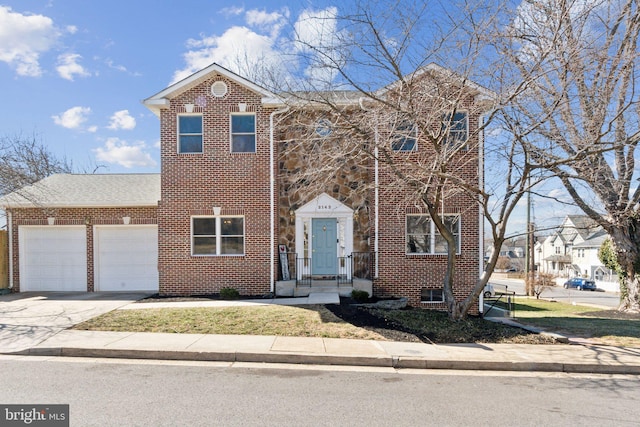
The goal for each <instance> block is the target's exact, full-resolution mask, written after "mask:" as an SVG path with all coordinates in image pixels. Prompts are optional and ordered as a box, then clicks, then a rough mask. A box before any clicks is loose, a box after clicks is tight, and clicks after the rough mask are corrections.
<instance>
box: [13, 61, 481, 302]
mask: <svg viewBox="0 0 640 427" xmlns="http://www.w3.org/2000/svg"><path fill="white" fill-rule="evenodd" d="M431 67H433V69H434V70H439V68H438V67H437V66H431ZM341 96H343V97H344V104H345V105H346V106H347V107H348V108H353V109H354V111H355V110H357V109H358V108H360V110H361V111H362V110H363V108H362V107H363V106H362V102H361V97H360V96H358V95H357V94H355V93H353V94H349V93H344V94H341ZM469 102H474V101H473V96H471V98H470V101H469ZM144 105H146V106H147V107H148V108H149V109H150V110H151V111H153V112H154V113H155V114H156V115H157V116H158V117H159V119H160V140H161V172H160V175H159V176H157V175H123V176H126V177H128V178H127V179H129V180H130V181H128V182H127V185H126V186H124V187H121V188H120V192H121V193H118V190H117V184H114V182H113V181H114V180H113V179H111V182H110V183H109V182H107V181H109V178H104V179H103V181H104V183H105V185H106V186H107V185H110V186H111V187H110V189H109V190H108V192H104V191H103V190H101V189H100V188H99V187H100V185H101V184H100V180H102V178H101V177H102V176H101V175H97V176H94V177H93V178H92V179H94V184H92V185H96V186H97V187H96V188H92V190H91V192H92V193H97V194H101V193H104V194H111V195H113V197H112V200H113V202H112V203H111V204H110V203H109V201H108V200H101V201H99V202H95V203H93V205H91V204H89V205H91V206H87V205H88V204H87V203H85V202H83V197H87V198H90V197H89V194H87V193H86V192H78V193H79V194H75V195H74V197H66V198H64V200H63V201H62V203H60V201H55V200H48V199H46V198H40V199H39V198H38V197H37V194H40V195H42V194H44V193H48V192H51V191H49V190H51V189H52V190H53V192H58V193H64V192H65V191H64V188H65V186H77V185H81V182H82V178H80V177H82V176H79V175H78V176H76V175H68V176H64V178H63V179H59V177H58V178H56V177H50V178H47V179H46V180H44V181H42V182H41V183H38V184H36V186H35V187H39V189H38V190H37V191H35V193H34V194H35V195H36V196H33V195H32V196H28V197H25V193H24V192H22V193H21V194H12V195H8V196H5V197H4V198H2V200H1V202H2V205H3V207H4V208H5V209H6V210H7V212H8V213H9V230H10V232H11V234H12V238H11V252H12V263H11V270H12V277H11V280H12V284H13V288H14V290H16V291H18V290H21V289H23V290H24V289H26V290H39V289H44V288H46V289H47V290H52V289H50V287H46V286H44V285H43V282H42V281H39V279H34V277H38V274H39V272H41V271H43V270H44V269H46V267H44V266H43V264H42V262H39V261H38V260H37V259H40V258H41V256H40V258H38V257H35V256H33V255H30V251H31V250H32V249H31V247H32V246H33V245H31V244H30V243H29V240H28V239H27V240H25V238H24V236H25V235H31V236H35V235H38V234H40V233H42V231H43V230H49V231H51V230H54V229H56V230H59V233H54V234H56V236H57V237H55V238H53V240H51V241H50V242H48V243H46V244H47V245H49V244H51V245H54V246H58V247H61V245H62V244H61V243H60V242H63V241H65V242H66V241H67V240H65V239H66V237H63V235H64V234H66V233H67V232H68V231H69V230H68V229H70V228H75V234H76V236H75V237H74V239H75V241H83V242H84V243H83V244H75V243H74V244H73V245H75V246H74V248H75V252H74V255H73V257H75V259H77V260H78V263H79V266H77V268H76V271H75V273H74V274H75V276H74V280H75V282H76V283H77V285H76V286H75V288H74V289H76V288H83V283H84V284H85V285H86V287H85V289H86V290H87V291H94V290H113V289H117V290H136V288H141V289H146V290H149V289H152V290H157V291H159V292H160V293H161V294H165V295H194V294H215V293H217V292H219V291H220V289H221V288H223V287H232V288H236V289H238V290H239V291H240V293H241V294H244V295H265V294H271V293H276V294H279V295H304V294H307V293H309V292H312V291H313V290H314V289H316V288H317V287H323V288H326V287H331V288H334V287H335V288H336V290H339V291H340V292H342V293H346V292H348V291H349V290H350V289H351V288H352V287H355V288H363V289H366V290H368V291H370V292H373V293H374V294H376V295H397V296H406V297H408V298H409V301H410V303H411V304H412V305H423V306H426V307H432V308H444V304H443V294H442V280H443V275H444V269H445V267H446V262H447V257H446V255H445V252H446V247H444V246H443V240H442V239H441V236H439V234H438V232H437V229H435V227H434V225H433V223H432V221H431V219H430V217H429V216H428V214H427V213H426V211H424V209H423V208H421V207H420V205H419V204H417V203H409V204H408V203H407V198H406V197H407V194H408V193H407V191H406V190H404V189H402V188H397V191H395V192H393V191H391V192H390V191H388V190H387V191H384V194H382V193H381V192H380V189H381V188H384V187H385V186H391V187H393V180H392V177H391V175H390V172H389V171H388V169H385V168H384V167H383V165H380V164H379V162H378V161H377V160H375V159H372V158H368V159H367V160H365V161H364V162H365V163H366V164H363V162H361V161H360V160H358V159H357V158H353V159H347V160H345V162H344V165H343V167H342V168H340V169H339V170H338V169H334V170H332V171H331V172H329V174H328V179H326V180H324V181H323V182H322V183H318V182H316V184H317V185H309V184H310V183H309V182H308V180H306V181H305V179H304V178H301V177H300V176H301V175H300V172H301V171H304V169H305V166H306V163H305V161H306V159H308V158H309V156H312V157H313V156H314V153H313V150H311V151H309V152H304V148H303V144H301V145H300V146H299V147H301V148H300V149H299V150H291V147H290V145H291V142H292V141H294V140H296V136H295V135H296V132H298V130H299V124H294V123H293V121H292V117H293V115H294V114H295V113H298V112H300V111H303V110H305V109H308V105H307V104H303V103H296V102H291V101H290V100H287V99H283V98H281V97H279V96H278V95H277V94H274V93H271V92H269V91H267V90H265V89H263V88H262V87H260V86H258V85H257V84H255V83H253V82H251V81H249V80H247V79H245V78H243V77H241V76H238V75H237V74H234V73H232V72H230V71H229V70H226V69H225V68H223V67H220V66H218V65H216V64H212V65H211V66H209V67H207V68H205V69H203V70H201V71H199V72H197V73H195V74H193V75H192V76H190V77H188V78H186V79H184V80H182V81H180V82H178V83H176V84H173V85H171V86H169V87H168V88H166V89H164V90H162V91H160V92H158V93H157V94H155V95H153V96H151V97H149V98H147V99H145V100H144ZM469 111H476V110H475V109H474V110H469ZM303 112H304V113H305V114H306V115H307V116H308V117H309V118H310V119H309V120H310V123H311V125H310V126H311V128H313V129H314V132H315V133H314V134H313V137H314V138H316V139H317V140H319V141H320V142H321V141H322V140H323V139H325V138H330V134H331V131H332V130H331V125H330V123H329V122H327V120H326V119H324V118H323V116H324V113H323V114H319V113H318V112H317V111H303ZM479 120H480V116H479V114H478V113H468V112H465V111H464V110H461V111H459V112H456V123H457V125H456V126H455V131H456V132H457V133H458V135H460V136H461V137H463V138H464V139H465V142H466V139H467V138H471V137H470V135H476V136H474V138H478V139H479V140H478V141H475V142H474V143H473V144H469V147H470V148H469V149H467V150H465V151H464V152H463V153H461V154H460V155H461V156H465V159H466V161H465V162H464V164H465V167H464V170H461V171H460V174H461V176H462V177H463V178H464V179H467V180H470V181H472V182H474V181H475V182H478V183H481V182H482V141H481V135H478V134H477V133H475V132H473V130H474V129H477V127H478V123H479ZM296 126H297V127H296ZM371 126H375V125H374V123H373V122H372V123H371ZM394 144H397V145H398V146H397V147H394V148H393V150H391V151H392V152H393V155H394V156H395V155H397V156H401V157H399V158H402V159H405V160H406V161H407V162H410V161H413V159H415V158H416V157H415V156H418V155H419V153H420V147H417V145H415V146H414V145H413V144H412V139H411V138H404V139H402V141H401V143H399V144H398V141H396V142H395V143H394ZM414 144H415V141H414ZM288 145H289V146H288ZM314 147H315V148H314V149H322V148H318V147H322V145H321V144H316V145H314ZM300 150H302V151H300ZM423 150H424V149H423ZM412 156H413V157H412ZM405 160H403V161H405ZM107 177H108V176H107ZM136 180H140V181H141V182H142V181H143V180H146V181H147V185H146V186H142V185H139V184H137V183H136V182H137V181H136ZM153 180H159V184H160V187H159V193H158V192H157V188H156V187H154V190H153V191H148V192H147V194H146V197H140V198H138V199H137V200H127V197H124V196H123V195H125V194H127V193H128V192H130V191H134V190H133V189H135V192H136V193H139V192H140V190H141V189H144V188H146V189H148V188H149V185H150V184H149V182H151V181H153ZM54 181H55V182H54ZM54 184H55V185H54ZM114 185H115V189H114V188H112V187H113V186H114ZM56 186H57V187H56ZM53 187H55V188H53ZM359 188H360V189H363V188H364V189H366V190H365V191H356V190H357V189H359ZM114 192H115V195H114ZM154 201H155V202H154ZM89 207H90V208H91V209H94V210H93V211H87V209H88V208H89ZM62 208H64V211H63V210H62ZM61 213H64V215H63V216H61ZM441 214H442V216H443V217H444V218H445V222H446V223H447V225H448V226H449V227H450V229H451V230H452V231H453V234H454V235H455V238H456V240H457V246H458V247H457V250H456V253H457V255H456V257H457V273H456V278H455V284H454V292H455V293H456V294H459V295H461V296H462V295H465V294H468V292H469V291H470V288H471V287H472V286H473V285H474V284H475V283H476V281H477V280H478V277H479V274H480V269H481V265H482V263H481V254H482V250H481V247H482V217H481V213H480V210H479V206H478V204H477V201H475V200H473V198H471V197H468V196H463V195H461V196H460V197H453V198H451V199H449V200H448V202H447V205H446V206H443V207H442V210H441ZM50 218H51V219H50ZM107 226H109V227H107ZM142 226H147V233H156V237H157V239H156V240H157V243H156V242H155V241H149V239H146V240H145V242H146V243H144V244H141V245H137V244H133V243H129V244H127V245H125V246H127V247H129V248H138V249H135V250H133V249H132V250H131V252H136V251H143V252H148V253H150V254H151V256H153V255H154V254H155V256H156V257H157V270H156V271H157V279H152V281H153V280H157V284H155V285H152V286H149V285H145V286H140V285H136V284H135V283H133V282H132V283H131V284H129V283H128V280H127V279H126V268H125V269H124V270H123V276H122V277H119V278H114V279H113V280H115V282H114V283H117V285H115V284H113V283H109V280H111V279H109V278H107V277H98V276H97V274H98V273H97V271H98V269H100V271H105V270H109V268H110V267H112V264H114V263H115V261H113V262H111V264H109V266H105V265H102V266H101V267H98V265H100V263H101V262H102V263H104V262H106V261H104V259H106V258H108V256H107V255H105V254H104V253H103V252H102V249H101V248H102V246H101V244H100V242H99V241H98V240H99V234H100V232H101V230H102V229H104V228H112V229H113V230H116V229H117V230H124V233H126V230H127V228H126V227H129V230H133V228H132V227H142ZM148 230H153V231H151V232H149V231H148ZM58 234H59V235H58ZM56 239H57V240H56ZM36 240H37V239H36ZM69 241H70V240H69ZM30 245H31V246H30ZM70 245H71V244H70ZM73 245H72V246H73ZM142 247H144V248H145V249H141V248H142ZM51 251H55V250H54V248H53V247H52V248H51ZM80 254H84V256H82V255H80ZM41 255H42V254H41ZM45 258H46V257H45ZM58 264H59V265H62V264H60V263H58ZM60 268H62V267H60ZM129 268H133V267H129ZM148 270H149V268H148V269H147V271H148ZM151 270H152V269H151ZM60 274H63V273H60ZM148 274H151V273H148ZM25 278H26V279H25ZM24 280H28V281H29V282H24Z"/></svg>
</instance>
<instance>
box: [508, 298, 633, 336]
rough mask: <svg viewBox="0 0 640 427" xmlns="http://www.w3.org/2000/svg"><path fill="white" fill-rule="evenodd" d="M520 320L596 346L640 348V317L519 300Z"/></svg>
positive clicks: (613, 311) (616, 312)
mask: <svg viewBox="0 0 640 427" xmlns="http://www.w3.org/2000/svg"><path fill="white" fill-rule="evenodd" d="M515 313H516V320H517V321H519V322H521V323H523V324H527V325H532V326H537V327H540V328H543V329H545V330H547V331H551V332H558V333H561V334H565V335H569V336H577V337H583V338H589V339H591V340H592V341H594V342H596V343H601V344H608V345H616V346H625V347H640V314H627V313H621V312H619V311H617V310H602V309H601V308H595V307H586V306H580V305H572V304H563V303H560V302H551V301H546V300H536V299H527V298H517V299H516V304H515Z"/></svg>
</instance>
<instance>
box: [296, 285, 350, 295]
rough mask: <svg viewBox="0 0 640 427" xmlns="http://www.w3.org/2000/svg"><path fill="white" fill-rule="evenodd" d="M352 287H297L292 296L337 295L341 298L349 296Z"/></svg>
mask: <svg viewBox="0 0 640 427" xmlns="http://www.w3.org/2000/svg"><path fill="white" fill-rule="evenodd" d="M352 291H353V287H352V286H339V287H338V286H298V287H296V288H295V290H294V296H296V297H307V296H310V295H312V294H332V293H333V294H337V295H340V296H343V297H347V296H351V292H352Z"/></svg>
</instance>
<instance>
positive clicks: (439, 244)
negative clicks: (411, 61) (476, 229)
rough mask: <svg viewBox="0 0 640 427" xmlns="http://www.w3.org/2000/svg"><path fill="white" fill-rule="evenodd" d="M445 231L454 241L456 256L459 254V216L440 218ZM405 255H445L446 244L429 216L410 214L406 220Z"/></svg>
mask: <svg viewBox="0 0 640 427" xmlns="http://www.w3.org/2000/svg"><path fill="white" fill-rule="evenodd" d="M442 221H443V222H444V224H445V226H446V227H447V229H449V230H450V231H451V232H452V233H453V235H454V238H455V240H456V254H459V253H460V215H444V216H443V217H442ZM406 226H407V228H406V253H407V255H411V254H433V255H435V254H446V253H447V242H446V240H445V239H444V237H442V235H441V234H440V232H439V231H438V228H437V227H436V225H435V223H434V222H433V221H432V220H431V217H430V216H429V215H419V214H410V215H407V220H406Z"/></svg>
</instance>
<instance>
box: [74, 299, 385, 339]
mask: <svg viewBox="0 0 640 427" xmlns="http://www.w3.org/2000/svg"><path fill="white" fill-rule="evenodd" d="M75 329H87V330H95V331H128V332H169V333H189V334H229V335H277V336H297V337H324V338H359V339H374V340H376V339H377V340H382V339H384V337H383V336H381V335H380V334H377V333H375V332H372V331H368V330H366V329H363V328H359V327H356V326H354V325H352V324H350V323H347V322H345V321H344V320H342V319H340V318H339V317H337V316H335V315H334V314H333V313H331V312H330V311H329V310H327V309H326V308H325V307H324V306H321V305H316V306H306V307H304V308H303V307H298V306H296V307H290V306H279V305H270V306H261V307H243V306H240V307H223V308H154V309H144V310H115V311H112V312H110V313H107V314H104V315H102V316H99V317H96V318H94V319H91V320H89V321H87V322H84V323H81V324H79V325H76V326H75Z"/></svg>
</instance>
